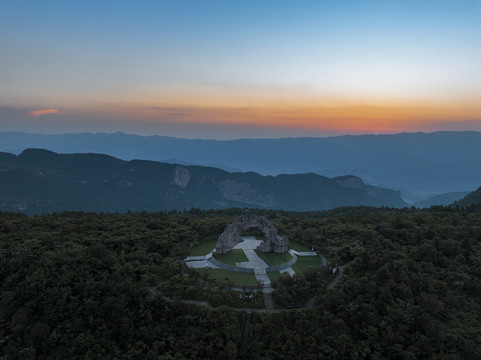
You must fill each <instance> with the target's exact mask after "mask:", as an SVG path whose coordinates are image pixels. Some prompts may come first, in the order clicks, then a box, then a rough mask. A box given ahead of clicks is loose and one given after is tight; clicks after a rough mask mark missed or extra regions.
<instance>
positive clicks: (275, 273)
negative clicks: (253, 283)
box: [267, 271, 281, 283]
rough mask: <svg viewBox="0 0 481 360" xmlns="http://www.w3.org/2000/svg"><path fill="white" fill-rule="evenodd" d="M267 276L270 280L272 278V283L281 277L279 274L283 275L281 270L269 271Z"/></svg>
mask: <svg viewBox="0 0 481 360" xmlns="http://www.w3.org/2000/svg"><path fill="white" fill-rule="evenodd" d="M267 276H268V277H269V280H271V283H273V282H274V281H277V280H278V279H279V276H281V272H280V271H273V272H270V273H267Z"/></svg>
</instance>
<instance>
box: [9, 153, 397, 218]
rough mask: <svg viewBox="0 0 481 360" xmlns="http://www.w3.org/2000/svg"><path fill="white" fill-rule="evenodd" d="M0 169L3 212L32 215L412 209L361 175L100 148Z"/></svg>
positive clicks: (17, 161) (35, 157) (23, 158)
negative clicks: (233, 168)
mask: <svg viewBox="0 0 481 360" xmlns="http://www.w3.org/2000/svg"><path fill="white" fill-rule="evenodd" d="M0 172H1V175H2V176H1V177H0V210H4V211H5V210H6V211H23V212H27V213H31V214H33V213H45V212H52V211H63V210H85V211H104V212H107V211H108V212H126V211H128V210H131V211H143V210H146V211H159V210H173V209H179V210H183V209H190V208H202V209H210V208H228V207H255V208H266V209H281V210H326V209H331V208H335V207H339V206H348V205H370V206H389V207H403V206H406V203H405V202H404V201H403V200H402V199H401V197H400V195H399V192H396V191H394V190H390V189H383V188H377V187H374V186H371V185H366V184H364V183H363V181H362V179H360V178H357V177H354V176H344V177H341V178H334V179H330V178H328V177H324V176H320V175H317V174H314V173H306V174H295V175H292V174H282V175H276V176H271V175H269V176H262V175H260V174H257V173H255V172H246V173H236V172H234V173H229V172H227V171H224V170H221V169H217V168H211V167H203V166H184V165H178V164H166V163H160V162H156V161H151V160H131V161H124V160H121V159H117V158H115V157H112V156H109V155H105V154H95V153H88V154H57V153H55V152H52V151H49V150H44V149H27V150H25V151H23V152H22V153H21V154H19V155H13V154H8V153H0ZM353 184H354V185H355V186H353Z"/></svg>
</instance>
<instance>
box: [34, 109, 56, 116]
mask: <svg viewBox="0 0 481 360" xmlns="http://www.w3.org/2000/svg"><path fill="white" fill-rule="evenodd" d="M56 113H58V110H57V109H39V110H32V111H30V112H29V114H30V115H31V116H33V117H37V116H41V115H47V114H56Z"/></svg>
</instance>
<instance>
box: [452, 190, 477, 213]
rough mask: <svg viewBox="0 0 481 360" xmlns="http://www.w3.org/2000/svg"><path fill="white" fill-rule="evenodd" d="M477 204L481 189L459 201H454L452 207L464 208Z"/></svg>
mask: <svg viewBox="0 0 481 360" xmlns="http://www.w3.org/2000/svg"><path fill="white" fill-rule="evenodd" d="M479 204H481V187H480V188H478V189H477V190H475V191H473V192H471V193H469V194H468V195H466V196H465V197H464V198H462V199H461V200H458V201H456V202H455V203H454V204H453V205H454V206H456V205H457V206H459V207H463V208H465V207H467V206H471V205H479Z"/></svg>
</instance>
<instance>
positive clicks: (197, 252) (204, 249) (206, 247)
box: [189, 240, 217, 256]
mask: <svg viewBox="0 0 481 360" xmlns="http://www.w3.org/2000/svg"><path fill="white" fill-rule="evenodd" d="M216 244H217V240H211V241H207V242H205V243H203V244H200V245H199V246H196V247H195V248H192V249H191V250H190V254H189V256H204V255H207V254H208V253H210V252H211V251H212V250H214V248H215V246H216Z"/></svg>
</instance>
